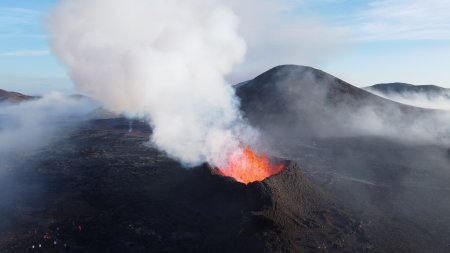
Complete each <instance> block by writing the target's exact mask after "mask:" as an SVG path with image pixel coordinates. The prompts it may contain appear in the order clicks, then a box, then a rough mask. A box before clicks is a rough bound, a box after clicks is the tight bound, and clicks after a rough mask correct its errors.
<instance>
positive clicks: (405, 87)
mask: <svg viewBox="0 0 450 253" xmlns="http://www.w3.org/2000/svg"><path fill="white" fill-rule="evenodd" d="M365 89H366V90H369V91H375V92H379V93H381V94H385V95H395V94H397V95H401V94H405V93H420V94H423V95H425V96H427V97H435V96H439V95H446V96H448V98H449V99H450V89H446V88H442V87H439V86H436V85H413V84H408V83H382V84H375V85H372V86H369V87H366V88H365Z"/></svg>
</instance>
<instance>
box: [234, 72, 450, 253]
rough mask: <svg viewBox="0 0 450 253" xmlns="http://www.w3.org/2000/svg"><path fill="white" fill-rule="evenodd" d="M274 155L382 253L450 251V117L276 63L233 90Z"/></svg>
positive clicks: (340, 81) (323, 75) (333, 78)
mask: <svg viewBox="0 0 450 253" xmlns="http://www.w3.org/2000/svg"><path fill="white" fill-rule="evenodd" d="M237 94H238V96H239V97H240V99H241V104H242V110H243V113H244V115H245V117H246V118H247V119H248V121H249V122H250V123H251V124H252V125H253V126H255V127H256V128H258V129H260V130H261V131H262V133H263V134H262V137H263V138H264V141H265V145H266V146H267V147H268V148H270V149H271V150H272V154H274V155H277V156H279V157H283V158H286V159H290V160H294V161H297V162H298V163H299V164H301V165H302V166H304V168H305V170H306V171H307V174H308V175H310V177H311V178H313V179H315V180H316V182H319V183H320V184H321V185H323V186H324V187H325V188H326V189H327V190H328V191H329V192H331V193H333V194H334V195H335V196H336V197H337V198H338V199H339V200H340V202H341V203H344V204H345V205H346V206H347V207H348V208H350V209H351V210H352V211H353V212H354V213H355V214H358V215H357V217H359V218H362V219H363V220H365V224H366V225H367V229H368V230H369V235H370V237H371V238H373V239H374V240H375V242H376V243H375V244H376V245H378V246H380V245H382V246H381V248H382V249H383V250H384V251H386V252H424V253H425V252H443V253H444V252H448V250H449V247H450V246H449V245H450V244H449V241H448V238H450V229H449V228H450V217H449V216H448V213H450V198H449V197H448V196H449V193H450V188H448V183H447V182H448V181H449V180H450V171H449V170H448V168H450V136H449V133H450V128H449V124H450V122H449V119H450V115H449V114H448V113H446V112H444V111H437V110H429V109H422V108H417V107H413V106H408V105H404V104H400V103H396V102H393V101H391V100H389V99H385V98H382V97H380V96H377V95H374V94H371V93H369V92H368V91H365V90H363V89H360V88H357V87H355V86H352V85H350V84H348V83H346V82H344V81H342V80H340V79H338V78H336V77H333V76H331V75H329V74H327V73H325V72H322V71H320V70H317V69H313V68H309V67H304V66H293V65H288V66H279V67H276V68H273V69H271V70H269V71H267V72H265V73H264V74H262V75H260V76H258V77H256V78H255V79H253V80H250V81H247V82H245V83H243V84H241V85H240V86H238V87H237Z"/></svg>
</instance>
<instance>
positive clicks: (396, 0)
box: [338, 0, 450, 41]
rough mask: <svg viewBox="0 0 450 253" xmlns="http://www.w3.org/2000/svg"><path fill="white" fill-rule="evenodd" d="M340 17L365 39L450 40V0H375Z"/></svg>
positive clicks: (360, 37)
mask: <svg viewBox="0 0 450 253" xmlns="http://www.w3.org/2000/svg"><path fill="white" fill-rule="evenodd" d="M367 7H368V9H365V10H360V11H358V12H356V13H355V14H353V15H349V16H348V17H344V18H342V19H341V20H338V23H341V24H342V26H343V27H344V28H345V29H347V30H349V31H351V32H352V33H356V34H357V35H358V40H361V41H393V40H450V1H442V0H429V1H422V0H373V1H371V2H369V3H368V5H367Z"/></svg>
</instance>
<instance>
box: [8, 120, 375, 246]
mask: <svg viewBox="0 0 450 253" xmlns="http://www.w3.org/2000/svg"><path fill="white" fill-rule="evenodd" d="M149 134H150V129H149V128H148V127H147V125H146V124H144V123H142V122H137V121H136V122H135V123H134V129H133V131H132V132H129V124H128V121H127V120H125V119H112V120H95V121H90V122H86V123H85V124H83V125H81V126H80V128H79V129H78V130H77V131H75V132H73V133H72V134H71V135H70V137H69V138H64V137H62V139H61V140H60V141H58V142H57V143H55V144H54V145H52V146H51V147H48V148H46V149H45V150H41V151H39V152H38V153H33V154H29V155H27V156H26V158H24V157H21V159H20V161H11V164H13V165H12V166H11V167H9V169H8V171H7V172H5V173H4V174H3V175H2V181H3V182H4V183H2V190H3V191H2V195H1V198H2V199H1V200H2V201H1V203H2V205H1V212H2V217H3V218H2V223H1V224H0V225H1V227H0V228H1V236H0V238H1V239H0V251H1V252H27V251H30V252H374V251H373V245H371V243H370V242H369V239H368V238H367V236H366V234H365V232H364V227H363V224H362V223H360V222H359V221H358V220H357V219H355V218H353V217H351V214H350V213H348V212H347V211H345V210H344V209H343V208H342V207H341V206H340V205H338V204H337V203H336V201H335V200H334V199H333V198H332V197H331V196H330V195H329V194H327V193H325V192H324V191H323V190H322V189H321V187H320V186H318V185H317V184H313V183H311V182H310V181H309V179H308V178H307V177H306V176H305V175H304V172H303V169H302V168H300V167H299V166H298V165H297V164H295V163H290V162H286V166H287V168H286V170H285V171H283V172H282V173H281V174H279V175H277V176H275V177H273V178H271V179H268V180H267V181H265V182H264V183H259V182H258V183H254V184H250V185H248V186H246V185H243V184H240V183H237V182H235V181H233V180H232V179H229V178H224V177H221V176H218V175H214V174H213V173H212V172H211V170H209V169H208V167H207V166H206V165H205V166H203V167H199V168H194V169H190V170H186V169H184V168H182V167H181V166H180V165H179V164H178V163H177V162H175V161H173V160H171V159H169V158H167V157H166V156H165V155H164V154H163V153H161V152H159V151H157V150H155V149H153V148H151V147H148V146H145V145H143V143H145V142H146V141H147V139H148V136H149Z"/></svg>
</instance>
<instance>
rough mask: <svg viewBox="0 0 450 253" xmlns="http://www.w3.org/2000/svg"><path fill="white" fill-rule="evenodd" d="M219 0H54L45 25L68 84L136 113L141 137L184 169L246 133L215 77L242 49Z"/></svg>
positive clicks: (220, 158)
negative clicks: (147, 132)
mask: <svg viewBox="0 0 450 253" xmlns="http://www.w3.org/2000/svg"><path fill="white" fill-rule="evenodd" d="M238 25H239V19H238V17H237V16H236V15H235V14H234V13H233V12H232V11H231V10H230V9H229V8H227V7H226V6H225V5H224V4H222V3H221V2H220V1H210V0H208V1H204V0H152V1H148V0H133V1H132V4H130V1H129V0H64V1H61V3H60V4H59V5H58V6H57V7H56V8H55V9H54V10H53V12H52V14H51V17H50V19H49V23H48V27H49V30H50V33H51V41H52V46H53V50H54V51H55V52H56V54H57V55H58V56H59V58H60V59H61V60H62V62H63V63H64V64H65V65H67V67H68V68H69V71H70V76H71V78H72V79H73V81H74V83H75V84H76V86H77V87H78V88H79V89H80V90H81V91H83V92H85V93H87V94H88V95H89V96H91V97H93V98H94V99H96V100H98V101H100V102H102V103H103V104H104V105H105V107H106V108H107V109H109V110H112V111H114V112H118V113H125V114H127V115H129V116H139V117H145V118H147V119H148V120H149V122H150V124H151V125H152V127H153V135H152V139H151V141H152V142H153V143H154V144H155V145H156V146H157V147H159V148H160V149H162V150H164V151H166V152H167V153H168V154H169V155H170V156H172V157H173V158H176V159H178V160H180V161H182V162H183V163H185V164H187V165H195V164H199V163H202V162H205V161H207V162H209V163H211V164H214V165H218V166H220V165H223V164H224V162H226V158H227V157H228V155H230V154H232V153H233V152H236V151H237V150H239V149H240V145H241V143H242V142H244V143H249V142H251V137H252V136H254V135H255V131H254V130H252V129H251V128H250V127H249V126H247V124H246V123H245V122H244V120H243V119H242V118H241V115H240V112H239V109H238V108H239V106H238V105H239V103H238V101H237V100H236V98H235V95H234V90H233V88H232V87H231V86H230V85H229V84H228V83H227V82H226V81H225V79H224V76H225V75H227V74H229V73H230V72H231V70H232V67H233V65H235V64H237V63H239V62H242V61H243V59H244V55H245V52H246V43H245V41H244V39H243V38H242V37H240V36H239V34H238Z"/></svg>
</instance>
